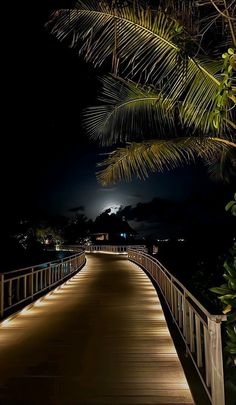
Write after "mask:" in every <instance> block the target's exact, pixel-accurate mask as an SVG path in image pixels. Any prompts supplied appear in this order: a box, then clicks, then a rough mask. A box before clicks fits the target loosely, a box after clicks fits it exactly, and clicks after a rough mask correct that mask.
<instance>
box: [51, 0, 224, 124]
mask: <svg viewBox="0 0 236 405" xmlns="http://www.w3.org/2000/svg"><path fill="white" fill-rule="evenodd" d="M52 24H53V27H52V33H53V34H55V35H56V36H57V38H58V39H60V40H65V39H67V40H68V41H69V42H70V44H71V46H72V47H74V48H76V49H78V50H79V53H83V54H84V55H85V59H86V60H88V61H89V60H90V61H92V62H93V63H94V65H95V66H97V65H101V64H102V63H104V62H105V61H106V60H107V59H112V57H113V59H114V52H115V60H116V67H115V71H117V69H118V67H119V70H120V73H121V74H122V75H123V76H124V77H126V78H131V79H132V80H136V81H138V82H143V83H147V82H149V83H151V84H152V85H154V86H155V87H156V88H160V87H161V88H162V89H163V93H164V94H165V95H166V97H167V98H168V99H172V100H173V103H175V102H176V101H179V100H181V101H182V102H183V113H184V114H183V116H184V121H185V122H186V123H187V122H188V121H189V122H190V123H191V125H194V126H195V127H198V126H201V127H202V125H203V122H204V126H205V129H206V130H208V129H209V120H208V118H209V117H208V116H207V114H206V113H207V112H209V110H212V107H213V104H214V101H213V99H212V98H213V95H214V94H216V92H217V90H218V87H219V83H220V76H219V73H220V69H221V63H220V62H219V61H218V62H217V61H215V62H214V63H212V62H211V63H209V61H204V62H201V63H200V61H198V60H196V59H193V58H192V57H190V56H188V57H182V56H181V55H182V53H181V49H180V48H179V47H178V45H177V44H176V43H175V42H176V37H178V32H179V30H180V29H181V27H179V24H178V23H177V22H176V21H174V20H173V19H172V18H170V17H168V16H167V15H165V14H164V13H163V12H162V11H158V12H155V13H153V12H152V11H151V10H150V9H149V8H146V9H143V8H142V7H139V6H137V7H133V6H132V5H130V6H127V7H123V8H122V7H121V8H115V7H111V6H109V5H108V3H107V2H94V1H87V2H86V3H83V2H78V3H77V5H76V7H75V9H72V10H60V11H58V12H56V13H55V14H54V18H53V22H52ZM181 60H182V63H181ZM183 65H186V66H187V69H186V68H184V66H183ZM186 66H185V67H186ZM206 89H207V91H206ZM193 117H194V118H193ZM200 117H201V119H200ZM196 118H197V119H196Z"/></svg>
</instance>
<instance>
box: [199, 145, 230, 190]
mask: <svg viewBox="0 0 236 405" xmlns="http://www.w3.org/2000/svg"><path fill="white" fill-rule="evenodd" d="M206 166H207V168H208V173H209V175H210V178H211V179H212V180H214V181H219V180H220V181H222V182H224V183H231V182H232V183H233V182H235V180H236V152H235V148H227V149H224V150H223V151H221V153H216V155H215V156H214V157H213V158H212V159H210V160H209V159H206Z"/></svg>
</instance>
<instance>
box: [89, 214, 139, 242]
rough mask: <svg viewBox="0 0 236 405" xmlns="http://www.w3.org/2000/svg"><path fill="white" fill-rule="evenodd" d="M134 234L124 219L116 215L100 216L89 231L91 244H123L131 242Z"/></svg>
mask: <svg viewBox="0 0 236 405" xmlns="http://www.w3.org/2000/svg"><path fill="white" fill-rule="evenodd" d="M136 234H137V232H136V231H135V230H134V229H132V228H131V226H130V225H129V224H128V222H127V221H126V219H125V218H124V217H123V218H120V217H119V216H117V215H107V216H105V215H104V216H103V217H102V216H100V217H99V220H97V221H95V223H94V225H93V229H92V230H91V238H92V241H93V242H96V241H97V242H111V243H125V242H129V241H130V240H132V239H133V238H134V237H135V235H136Z"/></svg>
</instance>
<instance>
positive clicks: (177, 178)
mask: <svg viewBox="0 0 236 405" xmlns="http://www.w3.org/2000/svg"><path fill="white" fill-rule="evenodd" d="M41 3H45V4H41ZM68 3H69V2H68V1H64V2H62V1H61V2H60V1H56V0H47V2H37V3H36V2H30V3H29V4H27V3H23V4H22V2H21V3H19V2H15V3H14V2H13V3H11V5H9V10H8V12H7V15H8V16H9V15H10V16H11V18H9V17H8V18H7V20H6V25H7V28H6V51H7V52H6V53H7V56H6V58H5V59H4V60H5V62H6V63H5V64H4V65H5V66H4V68H5V73H4V81H5V86H6V88H5V92H4V95H3V96H2V97H3V104H4V121H6V125H5V129H4V130H3V129H2V148H1V151H2V154H1V155H2V159H1V189H2V193H1V196H2V197H1V199H2V201H1V202H2V205H3V209H2V212H3V213H4V217H5V218H7V216H8V215H12V213H22V212H24V213H25V214H27V213H34V212H37V211H39V210H44V211H47V212H50V213H54V214H57V213H62V214H67V213H68V210H69V209H71V208H73V207H77V206H81V205H82V206H84V207H85V213H86V214H87V215H88V216H89V217H95V216H96V215H98V214H99V213H100V212H101V211H102V210H104V209H107V208H108V207H110V206H115V207H118V206H120V205H122V206H123V207H124V206H126V205H128V206H130V205H131V206H133V207H135V206H136V204H137V203H144V202H149V201H151V200H152V199H153V198H159V199H167V200H171V201H180V202H181V201H183V202H185V201H186V200H188V201H199V199H201V197H202V196H203V195H205V197H206V199H207V200H208V201H213V200H214V198H215V196H216V195H219V194H220V195H221V199H222V200H223V202H222V204H223V207H222V209H224V201H225V202H227V199H228V197H229V195H230V192H231V191H230V190H229V188H227V187H224V186H222V185H217V184H214V183H212V182H211V181H210V180H209V179H208V178H207V175H206V172H205V169H204V168H202V167H201V168H200V167H197V168H194V167H190V168H185V169H183V168H182V169H178V170H176V171H172V172H168V173H164V174H161V175H151V176H150V178H149V179H148V180H146V181H145V182H141V181H138V180H134V181H133V182H132V183H119V184H117V185H115V186H112V187H110V188H107V189H105V188H102V187H100V186H99V185H98V183H97V182H96V177H95V172H96V162H97V161H98V160H99V156H98V155H99V154H100V153H102V152H103V151H102V150H100V149H98V147H97V146H96V145H95V144H92V143H91V142H89V141H88V139H87V137H86V134H85V133H84V131H83V128H82V125H81V111H82V109H83V108H85V107H86V106H88V105H93V104H94V102H95V100H96V92H97V89H98V83H97V77H96V75H98V76H100V75H101V74H102V72H101V71H96V72H95V71H94V70H93V68H92V67H91V66H90V65H88V64H85V62H83V60H82V59H79V58H78V57H77V55H75V53H74V51H73V50H71V49H67V47H66V45H64V44H61V43H58V42H57V40H56V39H55V38H53V37H52V36H51V35H50V34H49V33H48V32H47V31H46V29H45V27H44V24H45V22H46V21H47V19H48V18H49V15H50V12H51V11H52V10H53V9H56V8H58V7H63V6H65V5H66V4H68ZM2 126H3V123H2ZM3 158H4V159H6V162H4V160H3ZM100 159H101V157H100ZM194 204H195V203H194ZM196 204H197V203H196ZM201 209H202V208H201ZM131 216H132V215H131ZM216 218H217V214H216ZM146 220H147V219H145V220H144V223H145V224H146V225H147V224H148V220H147V221H146ZM139 225H140V224H139ZM149 226H150V227H151V224H150V221H149Z"/></svg>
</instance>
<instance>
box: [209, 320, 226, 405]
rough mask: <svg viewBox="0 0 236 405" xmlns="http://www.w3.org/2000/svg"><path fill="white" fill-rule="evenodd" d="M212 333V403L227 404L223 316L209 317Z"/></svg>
mask: <svg viewBox="0 0 236 405" xmlns="http://www.w3.org/2000/svg"><path fill="white" fill-rule="evenodd" d="M208 330H209V334H210V339H209V340H210V344H209V348H210V353H209V359H210V364H211V389H212V405H224V404H225V392H224V371H223V356H222V340H221V317H214V318H213V317H212V318H211V319H209V318H208Z"/></svg>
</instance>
